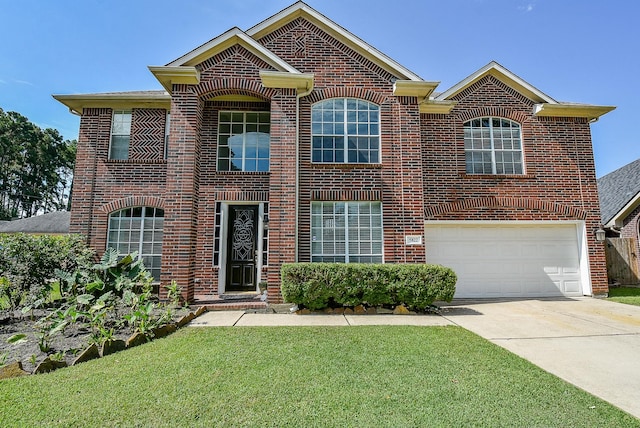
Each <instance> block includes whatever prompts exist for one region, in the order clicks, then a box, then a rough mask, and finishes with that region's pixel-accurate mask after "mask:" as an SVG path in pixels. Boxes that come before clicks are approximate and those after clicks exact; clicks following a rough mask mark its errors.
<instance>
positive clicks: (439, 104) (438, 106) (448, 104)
mask: <svg viewBox="0 0 640 428" xmlns="http://www.w3.org/2000/svg"><path fill="white" fill-rule="evenodd" d="M456 104H458V102H457V101H435V100H428V101H425V102H423V103H422V104H420V113H421V114H449V113H451V110H453V108H454V107H455V106H456Z"/></svg>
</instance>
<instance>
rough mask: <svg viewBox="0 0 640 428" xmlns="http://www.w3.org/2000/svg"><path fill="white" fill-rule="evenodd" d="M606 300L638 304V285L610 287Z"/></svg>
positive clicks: (639, 299)
mask: <svg viewBox="0 0 640 428" xmlns="http://www.w3.org/2000/svg"><path fill="white" fill-rule="evenodd" d="M608 300H611V301H614V302H618V303H626V304H628V305H636V306H640V287H610V288H609V298H608Z"/></svg>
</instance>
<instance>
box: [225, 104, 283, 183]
mask: <svg viewBox="0 0 640 428" xmlns="http://www.w3.org/2000/svg"><path fill="white" fill-rule="evenodd" d="M218 119H219V120H218V171H245V172H249V171H269V146H270V132H271V131H270V128H271V114H270V113H269V112H268V111H259V112H246V111H245V112H243V111H221V112H220V113H219V115H218Z"/></svg>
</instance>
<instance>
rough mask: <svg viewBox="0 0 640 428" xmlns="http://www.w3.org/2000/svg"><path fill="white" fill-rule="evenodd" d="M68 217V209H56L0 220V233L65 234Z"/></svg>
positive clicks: (67, 230)
mask: <svg viewBox="0 0 640 428" xmlns="http://www.w3.org/2000/svg"><path fill="white" fill-rule="evenodd" d="M70 218H71V215H70V213H69V212H68V211H56V212H52V213H48V214H42V215H37V216H33V217H27V218H23V219H19V220H13V221H5V222H0V233H33V234H66V233H69V220H70Z"/></svg>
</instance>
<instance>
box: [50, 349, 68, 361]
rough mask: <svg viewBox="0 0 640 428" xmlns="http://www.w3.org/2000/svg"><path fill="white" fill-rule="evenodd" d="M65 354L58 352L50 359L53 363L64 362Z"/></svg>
mask: <svg viewBox="0 0 640 428" xmlns="http://www.w3.org/2000/svg"><path fill="white" fill-rule="evenodd" d="M64 354H65V353H64V352H63V351H58V352H55V353H53V354H51V355H49V359H50V360H51V361H62V360H64Z"/></svg>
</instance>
